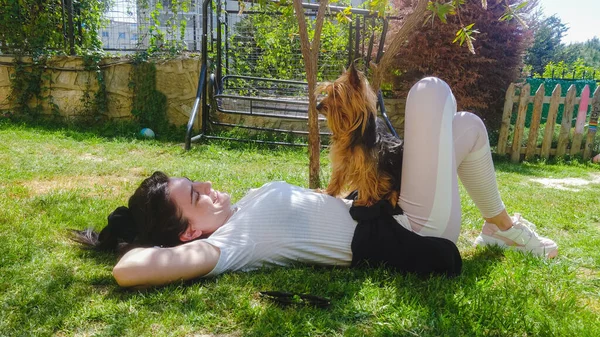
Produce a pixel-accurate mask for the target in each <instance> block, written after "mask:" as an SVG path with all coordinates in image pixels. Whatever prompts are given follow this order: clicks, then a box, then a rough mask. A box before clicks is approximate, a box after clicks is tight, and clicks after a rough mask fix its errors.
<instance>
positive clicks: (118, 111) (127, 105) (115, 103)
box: [106, 92, 133, 118]
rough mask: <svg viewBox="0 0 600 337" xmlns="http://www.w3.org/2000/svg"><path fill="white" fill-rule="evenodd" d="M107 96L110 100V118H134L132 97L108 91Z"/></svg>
mask: <svg viewBox="0 0 600 337" xmlns="http://www.w3.org/2000/svg"><path fill="white" fill-rule="evenodd" d="M106 98H107V101H108V112H107V114H108V117H109V118H132V117H133V116H132V115H131V106H132V100H131V97H128V96H123V95H119V94H116V93H110V92H109V93H107V94H106Z"/></svg>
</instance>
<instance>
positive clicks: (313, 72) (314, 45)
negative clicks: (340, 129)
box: [293, 0, 328, 188]
mask: <svg viewBox="0 0 600 337" xmlns="http://www.w3.org/2000/svg"><path fill="white" fill-rule="evenodd" d="M327 2H328V0H320V2H319V10H318V12H317V19H316V22H315V33H314V36H313V40H312V42H310V41H309V37H308V28H307V27H306V18H305V16H304V8H303V7H302V0H293V5H294V11H295V14H296V18H297V19H298V28H299V29H298V32H299V34H300V46H301V49H302V58H303V59H304V69H305V70H306V80H307V82H308V158H309V172H308V184H309V187H310V188H319V187H320V186H321V179H320V178H319V166H320V159H319V157H320V155H321V137H320V135H319V115H318V113H317V95H316V93H315V90H316V87H317V60H318V59H319V47H320V43H321V29H322V28H323V19H324V17H325V10H326V9H327Z"/></svg>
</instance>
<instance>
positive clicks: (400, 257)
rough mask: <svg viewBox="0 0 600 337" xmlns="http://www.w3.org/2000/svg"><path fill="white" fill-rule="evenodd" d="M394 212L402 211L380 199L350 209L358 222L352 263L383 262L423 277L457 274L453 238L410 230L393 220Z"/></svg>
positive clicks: (458, 264)
mask: <svg viewBox="0 0 600 337" xmlns="http://www.w3.org/2000/svg"><path fill="white" fill-rule="evenodd" d="M395 214H402V210H401V209H400V208H399V207H396V208H395V209H393V208H392V206H391V205H390V203H389V202H387V201H383V200H382V201H379V202H378V203H376V204H375V205H373V206H370V207H355V206H352V208H350V215H351V216H352V218H353V219H354V220H356V221H358V225H357V226H356V229H355V231H354V237H353V238H352V266H360V265H365V264H368V265H375V266H377V265H384V266H386V267H391V268H394V269H396V270H397V271H400V272H406V273H415V274H418V275H422V276H428V275H431V274H443V275H447V276H457V275H459V274H460V272H461V269H462V259H461V257H460V253H459V251H458V248H457V247H456V245H455V244H454V243H453V242H452V241H450V240H448V239H444V238H436V237H426V236H421V235H418V234H416V233H414V232H411V231H409V230H408V229H406V228H404V227H402V226H401V225H400V224H398V222H396V220H395V219H394V218H393V215H395Z"/></svg>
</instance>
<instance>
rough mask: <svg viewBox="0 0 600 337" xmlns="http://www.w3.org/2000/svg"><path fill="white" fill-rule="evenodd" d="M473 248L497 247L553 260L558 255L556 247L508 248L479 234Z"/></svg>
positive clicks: (502, 242) (492, 238)
mask: <svg viewBox="0 0 600 337" xmlns="http://www.w3.org/2000/svg"><path fill="white" fill-rule="evenodd" d="M474 245H475V246H498V247H500V248H503V249H510V250H516V251H519V252H522V253H531V254H533V255H537V256H545V257H546V258H548V259H553V258H555V257H556V255H558V246H557V245H554V246H549V247H536V248H527V247H520V246H509V245H507V244H506V243H505V242H504V241H502V240H500V239H496V238H494V237H492V236H489V235H485V234H479V236H478V237H477V239H475V243H474Z"/></svg>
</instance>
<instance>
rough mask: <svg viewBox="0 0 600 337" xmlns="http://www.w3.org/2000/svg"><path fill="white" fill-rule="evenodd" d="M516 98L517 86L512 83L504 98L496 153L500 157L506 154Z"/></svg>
mask: <svg viewBox="0 0 600 337" xmlns="http://www.w3.org/2000/svg"><path fill="white" fill-rule="evenodd" d="M514 96H515V84H514V83H511V84H510V85H509V86H508V89H507V90H506V95H505V98H504V111H503V112H502V125H501V126H500V134H499V135H498V148H497V150H496V153H498V154H499V155H505V154H506V143H507V141H508V132H509V131H510V119H511V117H512V111H513V105H514V99H513V97H514Z"/></svg>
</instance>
